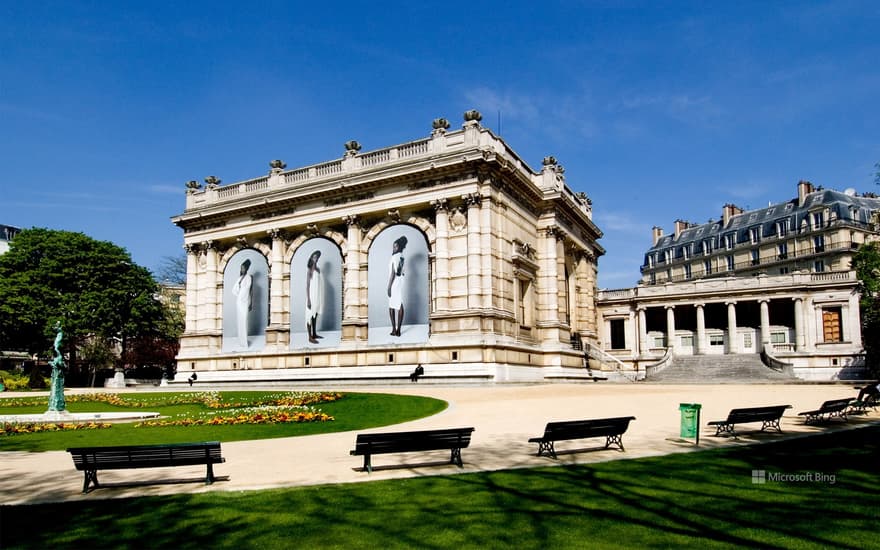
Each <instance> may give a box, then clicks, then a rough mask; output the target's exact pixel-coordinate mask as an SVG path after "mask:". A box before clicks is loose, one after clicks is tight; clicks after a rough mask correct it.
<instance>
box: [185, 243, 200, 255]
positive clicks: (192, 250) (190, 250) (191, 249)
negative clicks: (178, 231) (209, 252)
mask: <svg viewBox="0 0 880 550" xmlns="http://www.w3.org/2000/svg"><path fill="white" fill-rule="evenodd" d="M183 249H184V250H185V251H186V253H187V254H198V253H199V245H197V244H191V243H190V244H185V245H183Z"/></svg>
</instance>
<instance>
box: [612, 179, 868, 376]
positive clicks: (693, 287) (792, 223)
mask: <svg viewBox="0 0 880 550" xmlns="http://www.w3.org/2000/svg"><path fill="white" fill-rule="evenodd" d="M878 212H880V199H878V198H876V197H874V196H858V195H857V194H855V193H854V192H852V191H847V192H839V191H834V190H824V189H819V188H815V187H814V186H813V185H812V184H810V183H809V182H804V181H802V182H800V183H799V184H798V196H797V198H795V199H792V200H791V201H788V202H786V203H781V204H775V205H770V206H768V207H767V208H762V209H758V210H750V211H744V210H743V209H741V208H738V207H736V206H733V205H726V206H725V207H724V210H723V212H722V217H721V219H720V220H718V221H709V222H708V223H706V224H691V223H688V222H683V221H681V220H678V221H676V223H675V231H674V233H673V234H671V235H663V232H662V230H660V229H659V228H654V242H653V246H652V247H651V248H650V249H649V250H648V252H647V253H646V255H645V262H644V265H643V266H642V281H641V283H640V285H639V286H638V287H636V288H632V289H621V290H606V291H602V292H600V293H599V298H598V301H599V304H600V306H599V308H600V317H601V319H602V320H601V325H602V329H601V331H600V341H601V351H600V353H599V354H598V355H600V356H602V357H604V359H607V360H610V363H612V364H616V368H618V369H620V370H622V371H624V372H632V373H634V374H633V376H635V377H644V376H645V375H648V376H650V372H651V369H652V367H656V366H660V367H662V366H665V365H666V364H669V363H674V362H675V358H676V357H681V356H687V355H722V354H723V355H736V354H761V355H762V358H763V361H764V363H765V364H770V365H774V366H777V367H783V368H785V369H790V371H791V372H792V373H793V374H794V375H795V376H796V377H798V378H802V379H809V380H831V379H840V378H854V377H855V378H858V377H859V376H862V375H863V372H862V371H863V364H864V361H863V356H862V352H863V349H862V341H861V323H860V316H859V296H858V293H857V290H856V289H857V280H856V276H855V272H853V271H852V270H851V268H850V261H851V259H852V256H853V254H854V253H855V252H856V250H857V249H858V247H859V246H860V245H861V244H862V243H865V242H869V241H874V240H877V239H878V236H880V232H878V225H877V214H878Z"/></svg>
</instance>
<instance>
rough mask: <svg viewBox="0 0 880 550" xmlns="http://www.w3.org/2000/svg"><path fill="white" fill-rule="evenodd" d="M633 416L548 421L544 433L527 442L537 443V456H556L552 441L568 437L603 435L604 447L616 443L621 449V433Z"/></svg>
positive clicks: (633, 418) (581, 437)
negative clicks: (545, 454)
mask: <svg viewBox="0 0 880 550" xmlns="http://www.w3.org/2000/svg"><path fill="white" fill-rule="evenodd" d="M635 419H636V417H634V416H619V417H614V418H596V419H592V420H566V421H561V422H548V423H547V425H546V426H545V427H544V435H542V436H541V437H533V438H531V439H529V443H537V444H538V456H541V455H542V454H544V453H547V456H550V457H552V458H556V448H555V447H554V442H556V441H563V440H568V439H585V438H589V437H604V438H605V448H606V449H607V448H608V447H609V446H611V445H617V446H618V447H620V450H621V451H625V450H626V449H624V448H623V434H624V432H626V429H627V428H628V427H629V423H630V421H631V420H635Z"/></svg>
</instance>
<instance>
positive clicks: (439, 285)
mask: <svg viewBox="0 0 880 550" xmlns="http://www.w3.org/2000/svg"><path fill="white" fill-rule="evenodd" d="M431 206H433V207H434V211H435V212H436V215H435V221H434V226H435V227H436V229H437V238H436V242H435V243H434V258H435V259H436V261H435V262H434V267H435V270H434V281H435V284H436V294H435V298H436V300H437V304H436V309H437V310H440V311H446V310H448V309H449V205H448V201H447V200H446V199H437V200H434V201H431Z"/></svg>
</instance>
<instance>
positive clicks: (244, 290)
mask: <svg viewBox="0 0 880 550" xmlns="http://www.w3.org/2000/svg"><path fill="white" fill-rule="evenodd" d="M250 267H251V261H250V260H245V261H243V262H242V263H241V272H240V274H239V276H238V280H237V281H236V282H235V285H234V286H233V287H232V294H233V295H234V296H235V320H236V327H237V328H238V344H239V346H240V347H242V348H247V347H248V333H247V329H248V313H250V311H251V309H252V308H253V286H254V278H253V277H252V276H251V274H250V273H248V270H249V269H250Z"/></svg>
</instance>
